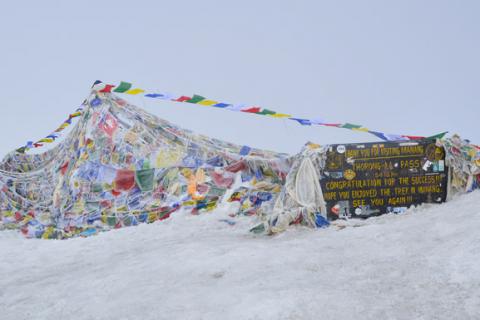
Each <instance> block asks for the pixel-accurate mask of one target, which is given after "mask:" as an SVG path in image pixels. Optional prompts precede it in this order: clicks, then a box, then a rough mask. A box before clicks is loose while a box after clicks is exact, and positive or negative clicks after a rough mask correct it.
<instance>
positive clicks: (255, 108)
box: [241, 107, 260, 113]
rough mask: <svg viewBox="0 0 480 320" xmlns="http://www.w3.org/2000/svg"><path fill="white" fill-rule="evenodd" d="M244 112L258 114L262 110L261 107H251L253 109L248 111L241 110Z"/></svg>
mask: <svg viewBox="0 0 480 320" xmlns="http://www.w3.org/2000/svg"><path fill="white" fill-rule="evenodd" d="M241 111H242V112H249V113H257V112H260V108H259V107H251V108H248V109H244V110H241Z"/></svg>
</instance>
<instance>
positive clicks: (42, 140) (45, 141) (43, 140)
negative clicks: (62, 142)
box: [38, 138, 55, 143]
mask: <svg viewBox="0 0 480 320" xmlns="http://www.w3.org/2000/svg"><path fill="white" fill-rule="evenodd" d="M53 141H55V140H53V139H52V138H43V139H40V140H38V142H40V143H42V142H44V143H52V142H53Z"/></svg>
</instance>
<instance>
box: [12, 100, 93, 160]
mask: <svg viewBox="0 0 480 320" xmlns="http://www.w3.org/2000/svg"><path fill="white" fill-rule="evenodd" d="M85 103H86V101H84V103H83V104H82V106H80V108H78V109H77V110H76V111H75V112H74V113H72V114H70V115H69V116H68V118H67V119H66V120H65V121H64V122H63V123H62V124H61V125H60V126H58V128H57V129H55V130H54V131H53V132H52V133H51V134H49V135H47V136H46V137H45V138H42V139H40V140H38V141H37V142H33V141H28V142H27V143H26V144H25V146H23V147H21V148H18V149H17V150H16V152H18V153H25V152H27V151H28V150H30V149H34V148H40V147H43V145H44V144H45V143H54V142H55V141H56V140H57V139H58V138H59V137H60V136H61V134H60V133H61V132H62V131H63V130H65V129H66V128H67V127H69V126H70V125H71V124H72V120H73V119H74V118H78V117H80V116H81V115H83V108H84V106H85Z"/></svg>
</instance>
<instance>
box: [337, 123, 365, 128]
mask: <svg viewBox="0 0 480 320" xmlns="http://www.w3.org/2000/svg"><path fill="white" fill-rule="evenodd" d="M361 127H362V126H359V125H358V124H351V123H345V124H342V125H341V126H340V128H346V129H359V128H361Z"/></svg>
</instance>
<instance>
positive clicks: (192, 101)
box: [185, 94, 205, 103]
mask: <svg viewBox="0 0 480 320" xmlns="http://www.w3.org/2000/svg"><path fill="white" fill-rule="evenodd" d="M203 100H205V98H204V97H202V96H199V95H198V94H194V95H193V97H192V98H191V99H189V100H186V101H185V102H189V103H199V102H200V101H203Z"/></svg>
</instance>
